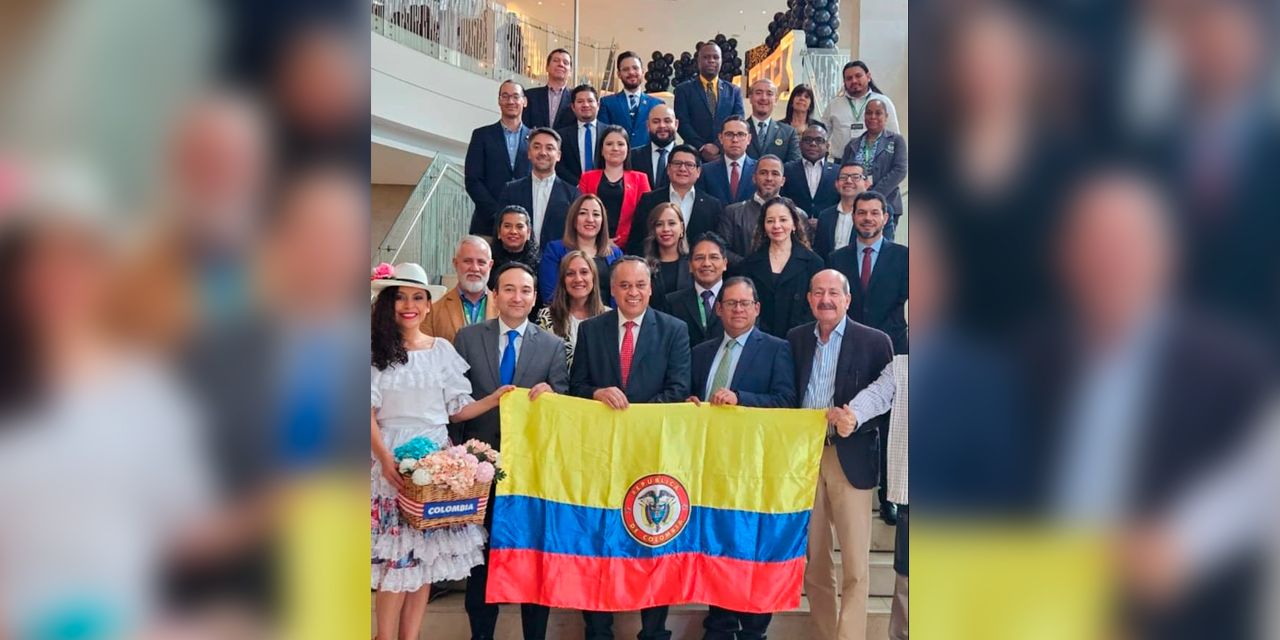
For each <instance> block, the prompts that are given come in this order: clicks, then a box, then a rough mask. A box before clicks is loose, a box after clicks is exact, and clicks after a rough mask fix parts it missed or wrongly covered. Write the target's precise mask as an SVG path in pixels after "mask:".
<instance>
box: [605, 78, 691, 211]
mask: <svg viewBox="0 0 1280 640" xmlns="http://www.w3.org/2000/svg"><path fill="white" fill-rule="evenodd" d="M606 99H607V98H606ZM679 126H680V121H679V120H676V116H675V112H674V111H672V110H671V107H668V106H667V103H665V102H659V103H658V104H656V105H654V106H653V108H652V109H649V118H648V130H647V133H648V136H647V137H646V139H645V143H644V144H642V145H640V146H636V145H634V144H633V145H632V147H631V168H632V169H635V170H636V171H643V172H644V174H645V175H647V176H649V184H650V185H651V186H652V187H653V189H654V190H655V191H656V190H658V189H661V188H663V187H665V186H667V163H668V162H670V161H671V159H672V158H671V154H672V153H674V152H675V147H676V128H677V127H679ZM697 153H698V151H697V149H694V155H697ZM694 179H695V180H696V179H697V176H695V177H694Z"/></svg>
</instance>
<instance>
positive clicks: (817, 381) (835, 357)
mask: <svg viewBox="0 0 1280 640" xmlns="http://www.w3.org/2000/svg"><path fill="white" fill-rule="evenodd" d="M848 323H849V319H848V318H841V319H840V324H838V325H836V328H835V329H834V330H832V332H831V338H830V339H828V340H827V343H826V344H823V343H822V332H821V331H819V328H818V325H816V324H815V325H814V326H813V335H815V336H817V337H818V344H817V346H816V347H815V349H814V352H813V368H812V369H810V371H809V386H807V387H805V390H804V408H805V409H830V408H831V407H832V406H833V405H832V398H833V397H834V396H835V394H836V364H837V363H839V361H840V345H841V344H842V343H843V342H844V328H845V325H847V324H848ZM827 431H828V432H830V431H831V429H830V425H828V428H827Z"/></svg>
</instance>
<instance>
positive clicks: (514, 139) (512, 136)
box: [502, 124, 529, 170]
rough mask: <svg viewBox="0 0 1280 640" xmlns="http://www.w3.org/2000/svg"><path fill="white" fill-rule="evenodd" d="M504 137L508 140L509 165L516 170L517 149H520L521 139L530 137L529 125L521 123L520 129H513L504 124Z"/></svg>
mask: <svg viewBox="0 0 1280 640" xmlns="http://www.w3.org/2000/svg"><path fill="white" fill-rule="evenodd" d="M502 137H503V138H504V139H506V141H507V165H508V166H510V167H511V168H512V169H513V170H514V169H515V167H516V151H519V150H520V141H521V140H523V139H525V138H527V137H529V127H526V126H524V124H521V125H520V128H519V129H516V130H515V131H512V130H510V129H508V128H506V127H505V126H504V127H502Z"/></svg>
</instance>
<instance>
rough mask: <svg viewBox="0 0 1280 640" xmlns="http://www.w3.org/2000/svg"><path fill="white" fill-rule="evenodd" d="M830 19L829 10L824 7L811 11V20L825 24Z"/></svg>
mask: <svg viewBox="0 0 1280 640" xmlns="http://www.w3.org/2000/svg"><path fill="white" fill-rule="evenodd" d="M830 19H831V12H830V11H827V10H826V9H818V10H817V11H814V12H813V21H814V22H816V23H818V24H826V23H827V21H828V20H830Z"/></svg>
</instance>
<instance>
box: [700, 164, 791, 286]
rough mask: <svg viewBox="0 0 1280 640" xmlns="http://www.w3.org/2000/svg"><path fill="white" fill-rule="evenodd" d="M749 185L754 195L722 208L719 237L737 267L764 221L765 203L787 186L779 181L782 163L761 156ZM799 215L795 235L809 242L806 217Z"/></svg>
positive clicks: (748, 251)
mask: <svg viewBox="0 0 1280 640" xmlns="http://www.w3.org/2000/svg"><path fill="white" fill-rule="evenodd" d="M751 184H752V186H754V187H755V193H753V194H752V195H751V197H750V198H749V199H747V200H744V201H742V202H736V203H734V204H731V205H729V206H728V207H725V209H724V214H723V215H721V216H720V237H722V238H724V239H725V242H728V243H729V264H731V265H736V264H738V261H739V260H742V259H743V258H745V257H746V256H747V255H748V254H750V253H751V252H752V250H753V249H752V246H751V245H752V243H753V242H754V241H755V237H756V229H758V228H759V227H760V221H761V219H762V218H763V209H764V203H765V202H768V200H769V199H770V198H773V197H775V196H777V195H780V193H781V191H782V187H783V186H784V185H785V184H786V180H785V179H784V178H783V177H782V160H780V159H778V156H773V155H768V156H761V157H760V160H759V161H758V162H756V165H755V168H754V170H753V171H752V173H751ZM797 209H799V208H798V207H797ZM799 213H800V228H799V229H797V231H799V232H800V233H801V234H804V235H805V237H806V238H808V237H809V235H810V230H809V228H810V225H809V214H808V213H807V212H806V211H805V210H803V209H800V210H799Z"/></svg>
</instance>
